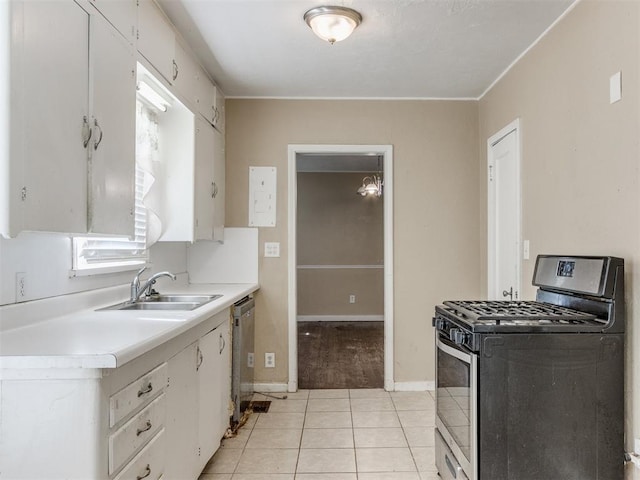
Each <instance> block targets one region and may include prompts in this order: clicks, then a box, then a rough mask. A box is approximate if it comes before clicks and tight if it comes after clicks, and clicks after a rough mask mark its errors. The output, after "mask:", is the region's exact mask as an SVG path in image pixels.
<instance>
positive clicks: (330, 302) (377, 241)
mask: <svg viewBox="0 0 640 480" xmlns="http://www.w3.org/2000/svg"><path fill="white" fill-rule="evenodd" d="M365 175H369V174H367V173H347V172H300V173H298V175H297V178H298V187H297V191H298V196H297V217H298V220H297V222H298V226H297V229H296V232H297V234H298V239H297V249H298V251H297V260H298V265H299V266H300V265H302V266H304V268H299V269H298V277H297V278H298V315H349V316H354V315H355V316H358V315H383V313H384V301H383V300H384V275H383V270H382V265H383V262H384V228H383V219H384V218H383V212H382V210H383V208H382V207H383V205H384V203H383V198H382V197H371V196H368V197H362V196H360V195H357V194H356V190H357V189H358V187H360V186H361V185H362V179H363V177H364V176H365ZM343 265H347V266H354V265H361V266H366V267H372V266H374V267H375V266H379V267H380V268H377V269H376V268H357V269H353V268H326V267H327V266H334V267H339V266H343ZM316 266H323V267H324V268H316ZM349 295H355V297H356V302H355V303H349Z"/></svg>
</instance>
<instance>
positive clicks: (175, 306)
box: [115, 302, 203, 310]
mask: <svg viewBox="0 0 640 480" xmlns="http://www.w3.org/2000/svg"><path fill="white" fill-rule="evenodd" d="M120 305H121V304H120ZM201 305H203V304H202V303H198V302H171V303H169V302H164V303H155V302H136V303H129V304H125V305H122V306H119V307H118V306H116V308H115V310H193V309H195V308H198V307H199V306H201Z"/></svg>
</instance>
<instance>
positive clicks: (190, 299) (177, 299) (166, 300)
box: [139, 295, 222, 305]
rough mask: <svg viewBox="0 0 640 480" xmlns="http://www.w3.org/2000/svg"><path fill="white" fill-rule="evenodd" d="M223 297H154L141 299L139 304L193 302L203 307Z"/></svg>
mask: <svg viewBox="0 0 640 480" xmlns="http://www.w3.org/2000/svg"><path fill="white" fill-rule="evenodd" d="M221 296H222V295H152V296H151V297H143V298H141V299H140V302H139V303H175V302H193V303H198V304H200V305H203V304H205V303H209V302H212V301H213V300H215V299H217V298H220V297H221Z"/></svg>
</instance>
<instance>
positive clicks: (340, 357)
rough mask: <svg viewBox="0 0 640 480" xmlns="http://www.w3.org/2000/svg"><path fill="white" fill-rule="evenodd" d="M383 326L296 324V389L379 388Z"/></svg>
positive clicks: (382, 370) (378, 324) (382, 365)
mask: <svg viewBox="0 0 640 480" xmlns="http://www.w3.org/2000/svg"><path fill="white" fill-rule="evenodd" d="M383 386H384V322H299V323H298V388H301V389H316V388H382V387H383Z"/></svg>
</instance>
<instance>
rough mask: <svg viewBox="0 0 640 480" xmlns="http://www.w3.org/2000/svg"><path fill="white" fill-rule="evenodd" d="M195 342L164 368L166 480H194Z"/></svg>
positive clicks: (195, 463)
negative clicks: (166, 374) (178, 479)
mask: <svg viewBox="0 0 640 480" xmlns="http://www.w3.org/2000/svg"><path fill="white" fill-rule="evenodd" d="M197 348H198V346H197V342H196V343H193V344H191V345H190V346H189V347H187V348H186V349H184V350H182V351H181V352H180V353H179V354H177V355H176V356H175V357H173V358H171V359H170V360H169V361H168V362H167V364H168V366H169V386H168V387H167V392H166V400H167V418H166V424H165V425H166V438H167V457H168V458H167V462H166V463H165V477H166V478H197V477H198V475H199V474H200V472H201V471H202V469H200V470H198V468H197V465H198V444H197V442H198V438H197V435H196V432H197V431H198V411H197V408H196V407H197V402H198V378H197V373H196V362H197V361H198V354H197V353H198V352H197Z"/></svg>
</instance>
